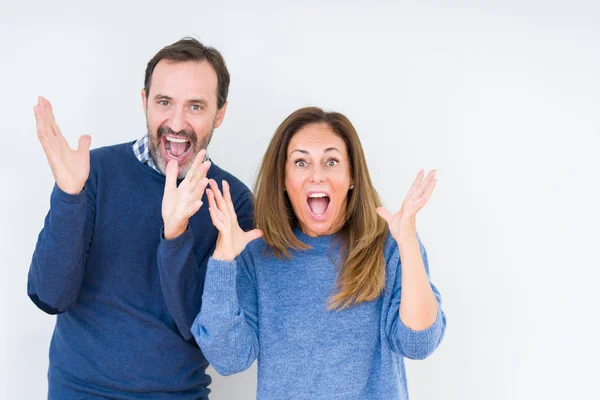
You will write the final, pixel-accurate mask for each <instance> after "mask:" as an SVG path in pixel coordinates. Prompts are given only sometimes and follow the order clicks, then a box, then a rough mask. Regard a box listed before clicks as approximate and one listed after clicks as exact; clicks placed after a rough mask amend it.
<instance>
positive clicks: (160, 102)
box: [158, 100, 169, 106]
mask: <svg viewBox="0 0 600 400" xmlns="http://www.w3.org/2000/svg"><path fill="white" fill-rule="evenodd" d="M158 104H160V105H161V106H168V105H169V102H168V101H167V100H160V101H159V102H158Z"/></svg>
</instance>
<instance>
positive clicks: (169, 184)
mask: <svg viewBox="0 0 600 400" xmlns="http://www.w3.org/2000/svg"><path fill="white" fill-rule="evenodd" d="M178 174H179V165H178V164H177V161H175V160H171V161H169V163H168V164H167V170H166V171H165V175H166V177H167V178H166V180H165V190H167V189H176V188H177V175H178Z"/></svg>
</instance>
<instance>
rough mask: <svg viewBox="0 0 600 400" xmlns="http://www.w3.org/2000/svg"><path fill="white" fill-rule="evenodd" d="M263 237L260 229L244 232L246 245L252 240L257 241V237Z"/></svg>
mask: <svg viewBox="0 0 600 400" xmlns="http://www.w3.org/2000/svg"><path fill="white" fill-rule="evenodd" d="M262 235H263V231H261V230H260V229H252V230H251V231H248V232H246V241H247V242H246V243H250V242H251V241H253V240H256V239H258V238H259V237H262Z"/></svg>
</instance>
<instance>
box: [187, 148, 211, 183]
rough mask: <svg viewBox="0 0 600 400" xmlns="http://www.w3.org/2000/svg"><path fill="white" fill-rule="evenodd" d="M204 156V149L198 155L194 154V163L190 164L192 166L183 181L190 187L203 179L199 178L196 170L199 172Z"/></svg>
mask: <svg viewBox="0 0 600 400" xmlns="http://www.w3.org/2000/svg"><path fill="white" fill-rule="evenodd" d="M205 154H206V150H205V149H202V150H200V151H199V152H198V154H196V158H194V162H193V163H192V166H191V167H190V169H189V170H188V172H187V174H186V175H185V179H184V181H185V182H187V183H189V184H190V185H191V186H194V185H195V183H196V182H197V181H198V180H200V179H201V178H203V176H199V173H198V170H199V168H200V166H201V165H202V162H203V161H204V155H205Z"/></svg>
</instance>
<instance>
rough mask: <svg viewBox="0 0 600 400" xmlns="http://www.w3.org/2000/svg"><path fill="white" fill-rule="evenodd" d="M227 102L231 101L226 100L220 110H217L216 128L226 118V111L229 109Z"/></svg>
mask: <svg viewBox="0 0 600 400" xmlns="http://www.w3.org/2000/svg"><path fill="white" fill-rule="evenodd" d="M227 104H229V103H227V102H225V104H223V107H221V108H220V109H219V111H217V117H216V118H215V128H218V127H219V126H220V125H221V123H222V122H223V119H224V118H225V111H227Z"/></svg>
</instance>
